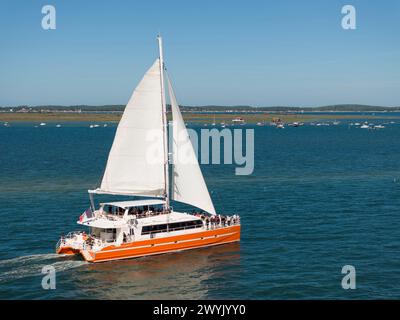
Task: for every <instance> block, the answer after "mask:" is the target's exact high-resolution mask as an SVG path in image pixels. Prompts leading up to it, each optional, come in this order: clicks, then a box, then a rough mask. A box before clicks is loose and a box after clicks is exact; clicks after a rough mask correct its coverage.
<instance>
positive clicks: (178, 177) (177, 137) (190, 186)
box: [167, 77, 215, 214]
mask: <svg viewBox="0 0 400 320" xmlns="http://www.w3.org/2000/svg"><path fill="white" fill-rule="evenodd" d="M167 81H168V91H169V99H170V103H171V109H172V119H173V121H172V125H173V133H172V137H173V143H172V144H173V146H172V149H173V150H172V155H173V156H172V158H173V172H172V175H173V176H172V188H173V190H172V199H173V200H176V201H179V202H183V203H187V204H190V205H193V206H195V207H198V208H200V209H202V210H204V211H207V212H209V213H211V214H215V209H214V205H213V203H212V200H211V197H210V194H209V193H208V189H207V186H206V183H205V181H204V178H203V174H202V173H201V170H200V166H199V163H198V161H197V157H196V154H195V152H194V149H193V145H192V143H191V141H190V138H189V134H188V132H187V130H186V126H185V123H184V121H183V118H182V114H181V112H180V110H179V106H178V104H177V102H176V98H175V94H174V91H173V89H172V85H171V83H170V81H169V79H168V77H167Z"/></svg>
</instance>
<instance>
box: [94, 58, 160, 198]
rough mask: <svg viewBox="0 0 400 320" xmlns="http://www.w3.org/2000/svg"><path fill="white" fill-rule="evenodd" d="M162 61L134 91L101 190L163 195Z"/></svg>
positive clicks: (100, 191)
mask: <svg viewBox="0 0 400 320" xmlns="http://www.w3.org/2000/svg"><path fill="white" fill-rule="evenodd" d="M163 152H164V151H163V121H162V102H161V79H160V61H159V59H157V60H156V61H155V62H154V64H153V65H152V67H151V68H150V69H149V70H148V71H147V72H146V74H145V75H144V77H143V79H142V80H141V81H140V83H139V85H138V86H137V87H136V89H135V91H134V92H133V94H132V97H131V98H130V100H129V102H128V104H127V105H126V108H125V111H124V113H123V115H122V118H121V121H120V122H119V125H118V128H117V131H116V134H115V138H114V142H113V145H112V147H111V151H110V154H109V156H108V161H107V166H106V170H105V173H104V176H103V180H102V182H101V185H100V188H99V189H97V190H96V191H97V192H98V193H110V194H125V195H143V196H163V195H164V194H165V190H164V189H165V181H164V153H163Z"/></svg>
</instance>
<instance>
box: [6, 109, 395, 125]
mask: <svg viewBox="0 0 400 320" xmlns="http://www.w3.org/2000/svg"><path fill="white" fill-rule="evenodd" d="M341 113H342V114H318V113H314V114H310V113H304V114H303V113H285V114H283V113H282V114H281V113H272V114H269V113H245V114H244V113H235V112H230V113H201V112H197V113H196V112H190V113H188V112H185V113H183V118H184V120H185V121H186V122H194V123H213V122H214V121H215V122H216V123H222V122H225V123H227V124H229V123H232V120H233V119H235V118H242V119H243V120H244V122H246V123H250V124H251V123H258V122H271V121H272V120H274V119H278V118H279V119H280V120H281V121H283V122H312V121H329V120H331V121H333V120H351V119H365V120H372V119H392V120H393V119H400V115H398V116H397V115H390V114H388V113H379V114H378V115H377V114H375V115H373V114H345V113H344V112H341ZM383 114H385V115H383ZM121 116H122V113H121V112H119V113H116V112H114V113H104V112H103V113H63V112H48V113H43V112H42V113H39V112H37V113H33V112H32V113H18V112H0V121H1V122H115V123H117V122H119V120H120V119H121ZM168 118H170V114H169V116H168Z"/></svg>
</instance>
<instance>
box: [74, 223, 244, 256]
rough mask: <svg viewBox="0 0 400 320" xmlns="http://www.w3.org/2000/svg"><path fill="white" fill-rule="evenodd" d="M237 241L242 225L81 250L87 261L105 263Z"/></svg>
mask: <svg viewBox="0 0 400 320" xmlns="http://www.w3.org/2000/svg"><path fill="white" fill-rule="evenodd" d="M236 241H240V225H237V226H230V227H224V228H219V229H215V230H207V231H201V232H195V233H191V234H185V235H178V236H170V237H165V238H158V239H157V238H156V239H151V240H143V241H135V242H132V243H127V244H122V245H120V246H114V245H113V246H109V247H106V248H104V249H102V250H101V251H97V252H91V251H87V250H81V251H80V254H81V255H82V256H83V258H84V259H85V260H86V261H89V262H103V261H111V260H119V259H129V258H137V257H143V256H148V255H155V254H162V253H167V252H175V251H181V250H189V249H195V248H202V247H208V246H214V245H220V244H225V243H231V242H236Z"/></svg>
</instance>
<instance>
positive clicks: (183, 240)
mask: <svg viewBox="0 0 400 320" xmlns="http://www.w3.org/2000/svg"><path fill="white" fill-rule="evenodd" d="M157 39H158V47H159V57H158V58H157V59H156V61H155V62H154V63H153V65H152V66H151V67H150V69H149V70H148V71H147V72H146V74H145V75H144V77H143V78H142V80H141V81H140V83H139V84H138V86H137V87H136V89H135V90H134V92H133V94H132V96H131V98H130V100H129V102H128V104H127V105H126V107H125V110H124V113H123V115H122V118H121V120H120V122H119V124H118V127H117V131H116V134H115V138H114V141H113V144H112V147H111V150H110V153H109V156H108V160H107V164H106V168H105V172H104V175H103V178H102V180H101V184H100V185H99V187H98V188H96V189H94V190H88V193H89V199H90V208H88V209H87V210H86V211H85V212H84V213H83V214H82V215H81V216H80V217H79V220H78V221H77V223H78V224H79V225H81V226H84V227H86V229H88V230H86V231H75V232H70V233H68V234H67V235H66V236H62V237H61V238H60V240H59V241H58V243H57V245H56V252H57V253H59V254H78V255H79V254H80V255H81V256H82V257H83V258H84V259H85V260H86V261H88V262H103V261H110V260H118V259H127V258H136V257H142V256H148V255H155V254H161V253H168V252H176V251H182V250H188V249H195V248H202V247H208V246H214V245H221V244H227V243H232V242H237V241H240V217H239V216H238V215H236V214H232V215H229V216H228V215H220V214H216V211H215V208H214V205H213V202H212V200H211V197H210V194H209V192H208V189H207V186H206V183H205V181H204V178H203V175H202V172H201V169H200V166H199V163H198V161H197V157H196V154H195V152H194V149H193V145H192V143H191V141H190V138H189V134H188V132H187V130H186V126H185V123H184V121H183V117H182V114H181V112H180V110H179V106H178V104H177V101H176V97H175V94H174V91H173V88H172V85H171V82H170V80H169V79H168V75H167V73H166V68H165V65H164V62H163V49H162V39H161V37H157ZM164 78H165V80H166V83H167V85H168V95H169V100H170V105H171V110H172V143H171V144H172V146H171V149H172V150H169V149H170V148H169V145H168V131H170V130H171V129H170V128H168V125H167V123H168V122H167V108H166V95H165V89H164V88H165V85H164ZM170 155H171V156H172V157H170ZM170 158H172V159H170ZM170 167H171V168H170ZM96 194H97V195H98V194H102V195H110V196H131V197H135V198H133V199H132V200H129V201H112V202H104V203H100V205H99V207H98V208H97V209H96V207H95V203H94V195H96ZM138 198H139V199H138ZM170 200H174V201H177V202H181V203H185V204H189V205H191V206H193V207H196V208H198V211H197V212H192V213H187V212H178V211H175V210H174V209H173V207H172V206H171V201H170Z"/></svg>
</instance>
